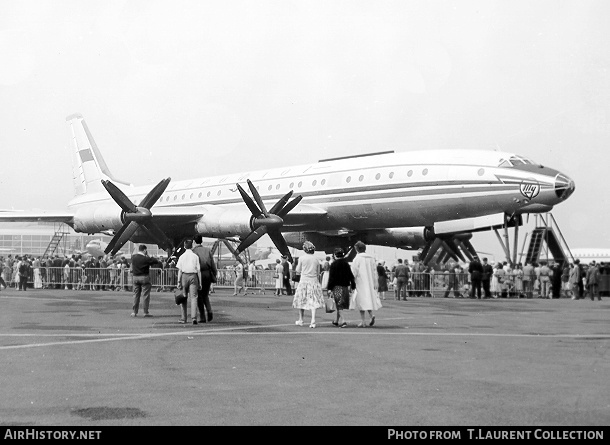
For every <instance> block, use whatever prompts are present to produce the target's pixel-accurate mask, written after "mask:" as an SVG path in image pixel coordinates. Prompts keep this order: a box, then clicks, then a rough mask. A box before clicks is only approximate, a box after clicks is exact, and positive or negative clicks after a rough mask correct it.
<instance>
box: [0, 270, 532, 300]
mask: <svg viewBox="0 0 610 445" xmlns="http://www.w3.org/2000/svg"><path fill="white" fill-rule="evenodd" d="M39 270H40V278H41V282H42V286H43V287H44V288H47V289H74V290H123V291H130V290H131V287H132V280H133V276H132V274H131V271H130V270H129V269H127V268H122V269H112V268H110V269H102V268H82V267H72V268H63V267H41V268H40V269H39ZM34 274H35V272H34V269H30V273H29V276H28V287H30V288H31V287H34V281H35V280H34ZM6 275H7V274H6V273H5V274H4V280H5V282H6V284H7V285H8V286H11V287H15V288H17V287H18V279H17V278H16V276H15V275H14V274H11V277H7V276H6ZM236 278H237V277H236V274H235V271H234V270H233V269H220V270H218V274H217V279H216V283H215V284H214V286H215V287H221V288H222V287H225V288H233V287H234V285H235V280H236ZM150 280H151V283H152V287H153V289H154V290H156V291H158V292H161V291H171V290H173V289H174V288H175V287H176V286H177V283H178V269H175V268H166V269H160V268H151V269H150ZM531 283H532V284H531V286H530V287H528V286H527V283H524V282H523V281H521V280H520V279H519V278H516V277H514V276H509V277H506V278H505V279H504V280H503V282H502V283H497V284H496V285H495V286H494V281H493V280H490V284H491V285H492V286H491V289H490V290H491V292H492V294H493V296H508V297H511V296H517V297H518V296H521V295H526V296H532V293H534V292H536V291H535V290H534V286H533V282H531ZM296 284H297V283H294V282H293V283H292V289H295V288H296ZM238 286H239V287H241V286H242V284H241V283H238ZM243 286H244V287H247V288H248V289H249V290H250V291H259V292H260V293H264V292H265V291H271V292H274V291H275V290H276V278H275V271H274V270H256V271H255V272H254V275H250V274H248V276H247V277H246V278H244V279H243ZM395 291H396V285H395V283H394V276H393V274H390V275H389V278H388V292H387V294H386V298H387V297H390V298H392V297H394V293H395ZM403 292H406V297H433V298H442V297H444V296H449V295H452V296H464V297H467V296H470V274H468V273H458V274H450V273H447V272H436V271H435V272H430V273H428V272H411V273H409V278H408V282H407V284H406V286H405V287H404V291H403ZM403 296H404V294H401V298H402V297H403Z"/></svg>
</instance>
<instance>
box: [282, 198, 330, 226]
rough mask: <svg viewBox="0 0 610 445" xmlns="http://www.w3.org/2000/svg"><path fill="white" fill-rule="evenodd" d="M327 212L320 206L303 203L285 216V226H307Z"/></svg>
mask: <svg viewBox="0 0 610 445" xmlns="http://www.w3.org/2000/svg"><path fill="white" fill-rule="evenodd" d="M327 214H328V212H327V211H326V210H324V209H322V208H320V207H316V206H313V205H311V204H303V203H301V204H299V205H298V206H296V207H295V208H294V209H293V210H291V211H290V213H289V214H287V215H286V216H285V217H284V227H300V226H306V225H307V224H310V223H312V222H314V221H316V220H317V219H319V218H322V217H324V216H326V215H327Z"/></svg>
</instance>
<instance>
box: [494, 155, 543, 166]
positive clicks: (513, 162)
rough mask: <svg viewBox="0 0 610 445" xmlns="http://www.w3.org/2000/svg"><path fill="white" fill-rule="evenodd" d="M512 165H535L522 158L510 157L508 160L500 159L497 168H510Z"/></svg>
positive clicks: (529, 160)
mask: <svg viewBox="0 0 610 445" xmlns="http://www.w3.org/2000/svg"><path fill="white" fill-rule="evenodd" d="M514 165H535V163H534V162H533V161H532V160H531V159H528V158H526V157H523V156H511V157H510V159H508V160H507V159H500V162H499V163H498V167H512V166H514Z"/></svg>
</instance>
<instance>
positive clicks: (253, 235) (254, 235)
mask: <svg viewBox="0 0 610 445" xmlns="http://www.w3.org/2000/svg"><path fill="white" fill-rule="evenodd" d="M265 233H267V226H260V227H259V228H258V229H256V230H253V231H252V232H250V233H249V234H248V236H247V237H245V238H244V240H243V241H242V242H241V243H240V244H239V246H237V252H239V253H241V252H243V251H244V250H246V249H247V248H248V247H250V246H251V245H252V244H254V243H255V242H256V241H258V239H259V238H260V237H261V236H263V235H264V234H265Z"/></svg>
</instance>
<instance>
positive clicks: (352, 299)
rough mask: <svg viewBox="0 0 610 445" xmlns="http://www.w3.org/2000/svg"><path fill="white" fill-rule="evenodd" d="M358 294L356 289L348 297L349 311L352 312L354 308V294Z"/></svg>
mask: <svg viewBox="0 0 610 445" xmlns="http://www.w3.org/2000/svg"><path fill="white" fill-rule="evenodd" d="M357 293H358V290H357V289H354V291H353V292H352V293H351V295H350V296H349V310H350V311H353V310H355V309H357V308H356V294H357Z"/></svg>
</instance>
